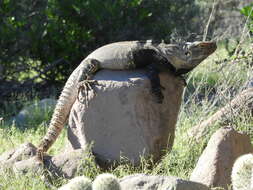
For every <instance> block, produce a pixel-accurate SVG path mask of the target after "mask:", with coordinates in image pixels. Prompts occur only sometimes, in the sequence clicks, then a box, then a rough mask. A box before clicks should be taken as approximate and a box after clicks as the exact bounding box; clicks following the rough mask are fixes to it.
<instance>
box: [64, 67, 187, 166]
mask: <svg viewBox="0 0 253 190" xmlns="http://www.w3.org/2000/svg"><path fill="white" fill-rule="evenodd" d="M160 78H161V85H162V86H163V87H165V90H163V94H164V101H163V104H157V103H155V101H154V100H153V99H154V97H153V95H152V94H151V93H150V81H149V80H148V78H147V77H146V75H145V73H144V71H142V70H137V71H108V70H102V71H99V72H98V73H97V74H96V75H95V77H94V79H95V80H97V81H98V84H99V85H96V86H95V87H94V90H95V92H96V95H95V93H94V92H92V91H89V93H88V101H85V96H84V95H85V94H86V93H85V92H84V91H83V90H82V91H81V93H79V100H76V102H75V103H74V105H73V107H72V110H71V113H70V118H69V126H70V127H69V129H68V139H69V142H70V144H71V146H72V148H73V149H78V148H81V147H82V148H83V147H86V146H87V144H90V143H93V152H94V154H95V155H96V157H97V158H98V159H99V160H100V161H103V162H107V161H108V160H110V161H119V160H120V157H121V156H124V157H127V158H128V159H129V160H130V161H132V163H135V164H137V163H138V162H139V160H140V156H145V157H147V156H150V155H153V158H154V160H158V159H159V158H161V155H162V153H163V152H164V150H165V149H171V146H172V144H173V140H174V132H175V125H176V121H177V116H178V111H179V108H180V104H181V96H182V92H183V87H184V84H183V81H182V79H180V78H178V77H177V78H176V77H174V76H172V75H171V74H168V73H162V74H161V75H160Z"/></svg>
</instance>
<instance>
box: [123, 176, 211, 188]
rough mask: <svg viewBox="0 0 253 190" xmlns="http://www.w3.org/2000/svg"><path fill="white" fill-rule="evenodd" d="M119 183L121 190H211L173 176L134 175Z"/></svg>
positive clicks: (124, 178)
mask: <svg viewBox="0 0 253 190" xmlns="http://www.w3.org/2000/svg"><path fill="white" fill-rule="evenodd" d="M119 181H120V185H121V190H129V189H131V190H172V189H173V190H210V189H209V188H208V187H207V186H205V185H203V184H200V183H197V182H193V181H188V180H183V179H180V178H177V177H173V176H150V175H146V174H134V175H130V176H126V177H123V178H122V179H120V180H119Z"/></svg>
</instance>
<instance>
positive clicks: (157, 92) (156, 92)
mask: <svg viewBox="0 0 253 190" xmlns="http://www.w3.org/2000/svg"><path fill="white" fill-rule="evenodd" d="M162 90H165V88H164V87H163V86H159V87H156V88H152V89H151V93H152V95H153V98H154V101H155V102H156V103H158V104H162V103H163V99H164V95H163V93H162Z"/></svg>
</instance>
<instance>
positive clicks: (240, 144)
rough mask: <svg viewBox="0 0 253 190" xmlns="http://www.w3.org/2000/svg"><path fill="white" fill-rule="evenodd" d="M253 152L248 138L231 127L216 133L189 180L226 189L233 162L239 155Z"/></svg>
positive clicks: (229, 182)
mask: <svg viewBox="0 0 253 190" xmlns="http://www.w3.org/2000/svg"><path fill="white" fill-rule="evenodd" d="M250 152H253V147H252V145H251V143H250V138H249V136H248V135H246V134H241V133H238V132H237V131H235V130H234V129H233V128H231V127H224V128H221V129H219V130H218V131H216V132H215V133H214V134H213V135H212V137H211V139H210V141H209V142H208V145H207V147H206V148H205V150H204V152H203V153H202V155H201V156H200V158H199V160H198V162H197V165H196V167H195V169H194V170H193V172H192V174H191V177H190V180H192V181H196V182H199V183H203V184H205V185H207V186H209V187H223V188H225V189H227V188H228V185H231V172H232V167H233V164H234V161H235V160H236V159H237V158H238V157H239V156H241V155H243V154H247V153H250Z"/></svg>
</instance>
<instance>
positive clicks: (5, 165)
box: [0, 143, 36, 171]
mask: <svg viewBox="0 0 253 190" xmlns="http://www.w3.org/2000/svg"><path fill="white" fill-rule="evenodd" d="M35 154H36V148H35V146H34V145H33V144H31V143H24V144H21V145H19V146H18V147H17V148H14V149H12V150H10V151H7V152H5V153H3V154H2V155H1V156H0V171H2V170H4V169H9V168H12V166H13V164H14V163H15V162H18V161H20V160H24V159H28V158H30V157H32V156H34V155H35Z"/></svg>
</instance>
